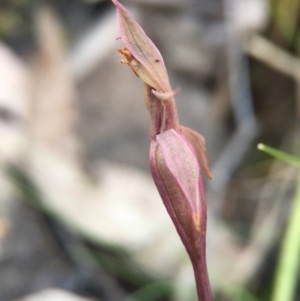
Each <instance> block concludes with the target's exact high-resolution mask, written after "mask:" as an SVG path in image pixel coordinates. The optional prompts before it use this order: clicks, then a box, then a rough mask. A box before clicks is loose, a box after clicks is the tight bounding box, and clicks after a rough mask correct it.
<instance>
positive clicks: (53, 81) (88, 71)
mask: <svg viewBox="0 0 300 301" xmlns="http://www.w3.org/2000/svg"><path fill="white" fill-rule="evenodd" d="M121 2H122V4H124V5H125V6H126V7H127V8H128V9H129V10H130V12H131V13H132V14H133V15H134V16H135V18H136V19H137V20H138V21H139V22H140V24H141V25H142V27H143V28H144V29H145V31H146V33H147V34H148V36H149V37H150V38H151V39H152V40H153V42H154V43H155V44H156V45H157V47H158V48H159V50H160V51H161V53H162V56H163V57H164V60H165V63H166V66H167V69H168V72H169V75H170V81H171V84H172V87H173V88H176V87H181V92H180V93H179V94H178V96H177V97H176V99H177V105H178V110H179V115H180V120H181V123H182V124H183V125H185V126H189V127H191V128H193V129H195V130H197V131H199V132H200V133H201V134H202V135H204V136H205V138H206V142H207V149H208V154H209V159H210V164H211V167H212V173H213V177H214V178H213V180H212V181H205V186H206V193H207V203H208V215H209V216H208V219H209V221H208V233H207V256H208V269H209V274H210V278H211V285H212V290H213V294H214V300H216V301H240V300H243V301H244V300H245V301H257V300H260V301H268V300H271V293H272V287H273V283H274V273H275V270H276V266H277V263H278V255H279V250H280V246H281V243H282V238H283V235H284V233H285V229H286V224H287V221H288V220H289V217H290V214H291V204H292V201H293V198H294V195H295V188H296V186H297V170H296V169H295V168H294V167H291V166H290V165H288V164H285V163H282V162H280V161H278V160H275V159H272V158H271V157H269V156H267V155H265V154H264V153H262V152H260V151H258V150H257V147H256V145H257V144H258V143H259V142H262V143H266V144H269V145H271V146H273V147H275V148H278V149H280V150H284V151H286V152H289V153H291V154H294V155H295V156H299V151H300V143H299V142H300V140H299V138H298V137H299V125H298V123H299V117H300V60H299V58H298V55H299V52H300V28H299V24H300V23H299V22H300V1H299V0H126V1H125V0H124V1H121ZM0 37H1V42H0V283H1V286H0V300H1V301H7V300H18V301H40V300H43V301H53V300H55V301H76V300H77V301H80V300H81V301H84V300H85V301H88V300H90V301H91V300H99V301H100V300H101V301H121V300H126V301H142V300H143V301H144V300H149V301H150V300H151V301H155V300H157V301H158V300H161V301H162V300H166V301H171V300H172V301H179V300H180V301H193V300H196V292H195V285H194V276H193V272H192V268H191V264H190V262H189V259H188V257H187V255H186V253H185V250H184V247H183V245H182V244H181V242H180V240H179V238H178V237H177V233H176V231H175V229H174V227H173V225H172V223H171V221H170V219H169V217H168V215H167V213H166V211H165V208H164V206H163V204H162V201H161V200H160V197H159V195H158V193H157V191H156V189H155V186H154V184H153V183H152V179H151V177H150V172H149V170H148V151H149V124H150V118H149V116H148V112H147V110H146V109H145V106H144V101H143V84H142V82H141V81H140V80H139V79H138V78H137V77H136V76H135V75H134V74H133V73H132V71H131V70H130V69H129V68H128V67H126V66H124V65H121V64H119V63H118V61H119V59H120V58H119V55H118V54H117V53H116V51H115V49H116V48H121V47H122V43H121V42H120V41H116V38H117V37H118V30H117V23H116V12H115V9H114V7H113V5H112V3H111V2H110V1H108V0H48V1H46V0H45V1H42V0H1V2H0ZM297 274H298V276H299V271H298V272H296V274H295V275H297ZM297 283H299V281H298V282H297ZM294 300H300V286H299V285H298V288H297V291H296V293H295V296H294ZM282 301H285V300H282Z"/></svg>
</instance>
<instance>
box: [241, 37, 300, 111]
mask: <svg viewBox="0 0 300 301" xmlns="http://www.w3.org/2000/svg"><path fill="white" fill-rule="evenodd" d="M245 51H246V52H247V53H248V54H249V55H250V56H252V57H253V58H255V59H257V60H259V61H261V62H263V63H265V64H267V65H268V66H270V67H271V68H273V69H275V70H277V71H279V72H281V73H283V74H285V75H287V76H291V77H292V78H294V80H295V83H296V88H297V100H296V105H297V116H298V117H300V59H298V58H296V57H295V56H293V55H291V54H289V53H287V52H286V51H285V50H283V49H281V48H280V47H278V46H277V45H275V44H274V43H272V42H271V41H269V40H267V39H265V38H264V37H262V36H259V35H252V36H250V38H249V39H248V40H247V42H246V43H245Z"/></svg>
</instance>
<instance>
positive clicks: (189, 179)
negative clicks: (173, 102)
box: [150, 129, 212, 301]
mask: <svg viewBox="0 0 300 301" xmlns="http://www.w3.org/2000/svg"><path fill="white" fill-rule="evenodd" d="M150 168H151V172H152V177H153V179H154V182H155V184H156V187H157V189H158V191H159V193H160V196H161V198H162V200H163V202H164V204H165V206H166V208H167V211H168V213H169V215H170V217H171V218H172V221H173V223H174V225H175V227H176V230H177V232H178V234H179V236H180V238H181V240H182V242H183V244H184V245H185V247H186V250H187V252H188V254H189V256H190V258H191V261H192V264H193V268H194V272H195V278H196V283H197V291H198V295H199V298H200V300H203V301H210V300H212V297H211V292H210V285H209V280H208V274H207V267H206V256H205V237H206V201H205V195H204V189H203V183H202V177H201V174H200V167H199V163H198V160H197V157H196V154H195V152H194V149H193V147H192V145H191V144H190V142H189V141H188V140H187V139H186V137H185V136H184V135H183V134H182V133H178V132H176V131H174V130H173V129H171V130H168V131H165V132H163V133H161V134H159V135H156V140H153V141H152V142H151V147H150Z"/></svg>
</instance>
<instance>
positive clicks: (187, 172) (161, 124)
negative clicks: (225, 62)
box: [112, 0, 212, 301]
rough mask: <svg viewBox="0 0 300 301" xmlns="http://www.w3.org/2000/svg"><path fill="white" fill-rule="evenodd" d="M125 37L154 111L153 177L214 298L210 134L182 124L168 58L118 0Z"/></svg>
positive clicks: (207, 299)
mask: <svg viewBox="0 0 300 301" xmlns="http://www.w3.org/2000/svg"><path fill="white" fill-rule="evenodd" d="M112 2H113V3H114V4H115V6H116V7H117V12H118V23H119V29H120V35H121V36H120V38H121V39H122V41H123V43H124V44H125V48H124V49H123V50H121V49H118V50H117V51H118V52H119V53H120V54H121V55H122V56H123V59H122V60H121V63H123V64H127V65H128V66H129V67H130V68H131V69H132V70H133V72H134V73H135V74H136V75H137V76H138V77H139V78H140V79H141V80H142V81H143V82H144V84H145V95H144V96H145V104H146V107H147V109H148V111H149V113H150V116H151V126H150V139H151V146H150V169H151V173H152V177H153V180H154V182H155V184H156V187H157V189H158V191H159V193H160V196H161V198H162V200H163V202H164V205H165V207H166V209H167V211H168V213H169V215H170V217H171V219H172V221H173V223H174V225H175V227H176V230H177V232H178V234H179V236H180V238H181V240H182V242H183V244H184V246H185V248H186V250H187V252H188V254H189V256H190V259H191V262H192V265H193V269H194V273H195V279H196V285H197V292H198V297H199V300H201V301H211V300H212V296H211V291H210V285H209V279H208V273H207V267H206V255H205V240H206V201H205V195H204V189H203V183H202V177H201V170H200V169H201V168H200V166H201V167H202V169H203V171H204V173H205V174H206V176H207V177H208V178H211V173H210V169H209V164H208V159H207V154H206V146H205V139H204V137H202V136H201V135H200V134H199V133H197V132H195V131H193V130H192V129H189V128H186V127H183V126H180V124H179V120H178V114H177V108H176V103H175V98H174V96H175V95H176V93H177V92H178V89H177V90H175V91H172V89H171V85H170V83H169V78H168V74H167V71H166V68H165V65H164V62H163V58H162V56H161V54H160V52H159V51H158V49H157V48H156V46H155V45H154V44H153V43H152V41H151V40H150V39H149V38H148V37H147V35H146V34H145V32H144V31H143V29H142V28H141V27H140V25H139V24H138V23H137V22H136V21H135V20H134V19H133V18H132V17H131V15H130V14H129V13H128V11H127V10H126V9H125V7H124V6H123V5H121V4H120V3H119V2H118V1H117V0H112Z"/></svg>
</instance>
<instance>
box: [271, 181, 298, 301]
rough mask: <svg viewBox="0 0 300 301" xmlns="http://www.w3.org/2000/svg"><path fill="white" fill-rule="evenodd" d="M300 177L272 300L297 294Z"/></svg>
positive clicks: (277, 300) (281, 252) (290, 297)
mask: <svg viewBox="0 0 300 301" xmlns="http://www.w3.org/2000/svg"><path fill="white" fill-rule="evenodd" d="M299 233H300V177H299V181H298V186H297V191H296V194H295V198H294V202H293V205H292V209H291V217H290V220H289V222H288V225H287V230H286V234H285V237H284V240H283V243H282V247H281V251H280V258H279V264H278V266H277V270H276V275H275V284H274V289H273V294H272V299H271V300H272V301H283V300H284V301H292V300H293V298H294V294H295V288H296V283H297V275H298V270H299V264H300V261H299V257H300V234H299Z"/></svg>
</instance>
